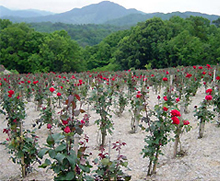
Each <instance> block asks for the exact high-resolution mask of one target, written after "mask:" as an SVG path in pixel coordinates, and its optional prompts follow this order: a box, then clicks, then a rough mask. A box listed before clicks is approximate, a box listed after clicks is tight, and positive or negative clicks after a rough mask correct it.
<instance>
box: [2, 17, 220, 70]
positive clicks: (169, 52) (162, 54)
mask: <svg viewBox="0 0 220 181" xmlns="http://www.w3.org/2000/svg"><path fill="white" fill-rule="evenodd" d="M76 32H77V31H76ZM90 36H92V35H90ZM0 42H1V45H0V64H2V65H4V66H5V67H6V68H7V69H9V70H11V69H12V70H17V71H18V72H19V73H28V72H30V73H34V72H50V71H54V72H80V71H87V70H124V69H130V68H134V69H143V68H144V69H145V68H146V67H147V68H166V67H176V66H181V65H183V66H189V65H205V64H207V63H209V64H217V63H219V62H220V27H219V20H216V21H215V22H214V21H213V22H212V23H211V22H210V21H209V20H208V19H206V18H202V17H197V16H191V17H189V18H186V19H183V18H180V17H178V16H173V17H171V18H170V19H169V20H162V19H161V18H156V17H155V18H152V19H148V20H147V21H145V22H140V23H138V24H137V25H136V26H134V27H131V28H130V29H127V30H120V31H116V32H113V33H111V34H109V35H108V36H107V37H105V38H104V39H103V40H102V41H101V42H100V43H99V44H96V45H93V46H85V47H83V46H81V45H79V43H78V42H77V41H76V40H73V39H72V38H71V36H70V35H69V34H68V33H67V31H65V30H58V31H54V32H50V33H45V32H38V31H36V30H34V29H33V28H31V27H30V25H28V24H25V23H12V22H11V21H9V20H5V19H0Z"/></svg>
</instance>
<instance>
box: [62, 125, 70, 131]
mask: <svg viewBox="0 0 220 181" xmlns="http://www.w3.org/2000/svg"><path fill="white" fill-rule="evenodd" d="M63 131H64V132H65V133H70V132H71V130H70V127H69V126H67V127H65V128H64V130H63Z"/></svg>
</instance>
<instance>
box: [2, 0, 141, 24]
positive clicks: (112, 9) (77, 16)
mask: <svg viewBox="0 0 220 181" xmlns="http://www.w3.org/2000/svg"><path fill="white" fill-rule="evenodd" d="M129 14H144V13H143V12H141V11H138V10H136V9H126V8H124V7H123V6H120V5H118V4H116V3H113V2H110V1H103V2H100V3H98V4H91V5H88V6H85V7H83V8H74V9H72V10H70V11H67V12H64V13H60V14H54V15H48V16H44V17H33V16H30V17H31V18H25V19H24V18H23V17H24V16H18V17H15V16H13V15H7V16H1V17H3V18H8V19H10V20H12V21H16V22H21V21H25V22H29V23H30V22H48V21H50V22H52V23H55V22H62V23H70V24H102V23H104V22H106V21H108V20H112V19H117V18H121V17H123V16H127V15H129Z"/></svg>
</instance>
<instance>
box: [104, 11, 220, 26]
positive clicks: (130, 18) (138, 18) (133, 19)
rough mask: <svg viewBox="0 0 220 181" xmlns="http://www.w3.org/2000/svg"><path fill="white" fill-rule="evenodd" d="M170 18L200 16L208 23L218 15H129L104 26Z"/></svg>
mask: <svg viewBox="0 0 220 181" xmlns="http://www.w3.org/2000/svg"><path fill="white" fill-rule="evenodd" d="M172 16H179V17H181V18H184V19H185V18H188V17H190V16H201V17H203V18H207V19H209V20H210V22H212V21H214V20H216V19H218V18H220V16H218V15H208V14H202V13H198V12H190V11H187V12H184V13H181V12H178V11H177V12H172V13H167V14H165V13H148V14H129V15H127V16H124V17H121V18H117V19H112V20H109V21H106V22H105V23H104V24H109V25H114V26H121V25H124V26H134V25H136V24H137V23H138V22H142V21H146V20H147V19H150V18H153V17H159V18H161V19H162V20H168V19H170V18H171V17H172Z"/></svg>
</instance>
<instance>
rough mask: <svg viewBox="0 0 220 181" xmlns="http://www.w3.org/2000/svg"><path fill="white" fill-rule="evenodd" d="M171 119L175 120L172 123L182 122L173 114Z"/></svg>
mask: <svg viewBox="0 0 220 181" xmlns="http://www.w3.org/2000/svg"><path fill="white" fill-rule="evenodd" d="M171 119H172V120H173V122H172V124H180V120H179V119H178V117H176V116H173V117H172V118H171Z"/></svg>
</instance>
